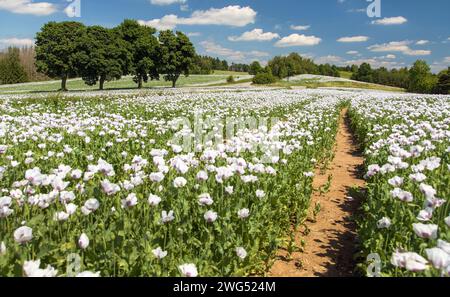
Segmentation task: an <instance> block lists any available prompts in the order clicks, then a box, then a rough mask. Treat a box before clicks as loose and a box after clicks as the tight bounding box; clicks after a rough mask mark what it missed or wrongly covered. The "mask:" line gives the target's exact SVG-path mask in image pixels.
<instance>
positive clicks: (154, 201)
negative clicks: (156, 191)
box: [148, 194, 161, 206]
mask: <svg viewBox="0 0 450 297" xmlns="http://www.w3.org/2000/svg"><path fill="white" fill-rule="evenodd" d="M160 202H161V197H159V196H156V195H153V194H150V196H149V197H148V204H149V205H150V206H158V204H159V203H160Z"/></svg>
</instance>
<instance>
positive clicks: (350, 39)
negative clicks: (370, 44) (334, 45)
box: [337, 36, 369, 42]
mask: <svg viewBox="0 0 450 297" xmlns="http://www.w3.org/2000/svg"><path fill="white" fill-rule="evenodd" d="M367 40H369V37H367V36H351V37H341V38H339V39H338V40H337V41H338V42H365V41H367Z"/></svg>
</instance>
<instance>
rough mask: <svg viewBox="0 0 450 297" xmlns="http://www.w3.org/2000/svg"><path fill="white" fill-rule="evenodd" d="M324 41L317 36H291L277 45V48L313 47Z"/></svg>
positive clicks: (279, 41)
mask: <svg viewBox="0 0 450 297" xmlns="http://www.w3.org/2000/svg"><path fill="white" fill-rule="evenodd" d="M321 41H322V39H321V38H319V37H316V36H306V35H303V34H302V35H300V34H291V35H289V36H286V37H283V38H282V39H281V40H278V41H277V42H276V43H275V46H276V47H292V46H312V45H317V44H319V43H320V42H321Z"/></svg>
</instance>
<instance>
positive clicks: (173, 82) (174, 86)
mask: <svg viewBox="0 0 450 297" xmlns="http://www.w3.org/2000/svg"><path fill="white" fill-rule="evenodd" d="M179 77H180V76H179V75H176V76H174V77H173V78H172V88H176V86H177V80H178V78H179Z"/></svg>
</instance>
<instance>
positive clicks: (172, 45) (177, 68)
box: [159, 30, 196, 88]
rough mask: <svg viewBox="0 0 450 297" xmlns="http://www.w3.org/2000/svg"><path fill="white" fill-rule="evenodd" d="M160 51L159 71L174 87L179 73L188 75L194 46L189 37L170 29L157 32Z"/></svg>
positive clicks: (192, 59) (193, 54)
mask: <svg viewBox="0 0 450 297" xmlns="http://www.w3.org/2000/svg"><path fill="white" fill-rule="evenodd" d="M159 43H160V53H161V69H160V71H161V73H164V79H165V80H166V81H171V82H172V87H174V88H175V86H176V83H177V80H178V78H179V77H180V75H181V74H184V75H185V76H188V75H189V69H190V67H191V64H192V63H193V61H194V58H195V55H196V54H195V48H194V45H193V44H192V43H191V41H190V40H189V38H188V37H187V36H186V35H184V34H183V33H181V32H176V34H174V33H173V32H172V31H171V30H166V31H161V32H160V33H159Z"/></svg>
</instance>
